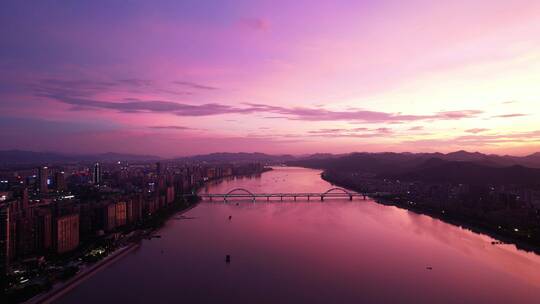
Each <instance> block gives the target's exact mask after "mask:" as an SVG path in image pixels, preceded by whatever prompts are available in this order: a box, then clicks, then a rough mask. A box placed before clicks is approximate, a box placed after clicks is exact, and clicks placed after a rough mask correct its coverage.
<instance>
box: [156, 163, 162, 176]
mask: <svg viewBox="0 0 540 304" xmlns="http://www.w3.org/2000/svg"><path fill="white" fill-rule="evenodd" d="M161 173H163V172H161V163H160V162H157V163H156V175H157V176H160V175H161Z"/></svg>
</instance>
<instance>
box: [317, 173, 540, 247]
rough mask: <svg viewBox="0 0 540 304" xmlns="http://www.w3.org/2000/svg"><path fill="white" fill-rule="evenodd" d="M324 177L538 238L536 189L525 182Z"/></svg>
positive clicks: (539, 197) (360, 175)
mask: <svg viewBox="0 0 540 304" xmlns="http://www.w3.org/2000/svg"><path fill="white" fill-rule="evenodd" d="M325 178H327V179H328V180H330V181H332V182H334V183H336V184H339V185H342V186H345V187H349V188H351V189H356V190H358V191H362V192H367V193H376V194H378V195H377V197H379V198H386V199H387V200H389V201H391V202H392V203H396V204H399V205H405V206H408V207H413V208H417V209H423V210H427V211H431V212H436V213H442V214H445V215H447V216H449V215H452V216H454V217H457V218H460V219H469V220H471V221H474V222H475V223H477V224H480V225H482V226H485V227H496V228H497V229H508V230H511V231H513V232H519V233H522V234H524V237H525V238H528V239H529V238H530V239H532V238H538V239H539V240H540V234H538V232H537V231H538V227H540V189H538V188H535V187H534V186H528V185H515V184H489V183H485V184H483V183H476V184H465V183H449V182H434V181H433V182H421V181H416V182H404V181H400V180H396V179H384V178H377V177H376V176H373V175H372V174H367V173H362V172H336V171H327V172H325Z"/></svg>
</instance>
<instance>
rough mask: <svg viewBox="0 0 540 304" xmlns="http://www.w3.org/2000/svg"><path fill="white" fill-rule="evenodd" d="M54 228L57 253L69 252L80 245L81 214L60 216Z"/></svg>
mask: <svg viewBox="0 0 540 304" xmlns="http://www.w3.org/2000/svg"><path fill="white" fill-rule="evenodd" d="M54 228H55V229H54V245H55V249H56V252H57V253H65V252H69V251H72V250H74V249H75V248H77V246H79V214H69V215H64V216H60V217H58V218H57V219H56V221H55V225H54Z"/></svg>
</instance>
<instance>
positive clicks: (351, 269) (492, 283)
mask: <svg viewBox="0 0 540 304" xmlns="http://www.w3.org/2000/svg"><path fill="white" fill-rule="evenodd" d="M319 174H320V171H317V170H308V169H301V168H277V169H276V170H274V171H272V172H268V173H265V174H263V175H262V176H259V177H254V178H244V179H230V180H227V181H224V182H221V183H216V184H213V185H211V186H209V187H207V188H206V189H204V190H203V191H206V192H210V193H227V192H228V191H229V190H231V189H234V188H237V187H242V188H246V189H249V190H250V191H252V192H259V193H261V192H324V191H326V190H327V189H329V188H331V187H332V185H330V184H328V183H327V182H325V181H323V180H322V179H320V176H319ZM229 217H230V218H229ZM176 218H179V219H172V220H171V221H169V222H167V225H166V226H165V227H164V228H163V229H162V230H161V231H160V232H159V234H160V235H161V236H162V238H160V239H152V240H147V241H144V242H143V244H142V246H141V247H140V249H139V250H138V251H136V252H135V253H133V254H131V255H129V256H127V257H126V258H124V259H123V260H121V261H119V262H117V263H116V264H114V265H112V266H111V267H109V268H107V269H105V270H104V271H102V272H100V273H98V274H97V275H96V276H94V277H92V278H90V279H89V280H88V281H86V282H85V283H83V284H82V285H81V286H79V287H78V288H76V289H75V290H73V292H71V293H70V294H68V295H67V296H66V297H64V298H63V299H61V300H60V302H61V303H90V302H97V301H100V300H101V301H103V300H106V301H107V302H135V303H148V302H157V303H171V302H179V301H182V302H187V303H224V302H225V303H228V302H231V303H276V302H280V303H396V302H398V303H538V294H539V292H540V258H539V256H537V255H534V254H532V253H527V252H523V251H518V250H516V249H515V247H513V246H508V245H503V246H499V245H497V246H493V245H491V241H492V239H491V238H490V237H488V236H484V235H479V234H476V233H473V232H471V231H468V230H465V229H462V228H459V227H455V226H452V225H449V224H446V223H443V222H441V221H439V220H436V219H432V218H430V217H428V216H424V215H418V214H415V213H412V212H409V211H406V210H403V209H399V208H396V207H392V206H384V205H380V204H377V203H375V202H372V201H370V200H366V201H364V200H361V199H359V200H357V199H355V200H354V201H352V202H350V201H348V200H326V201H325V202H320V201H317V200H314V201H311V202H307V201H303V202H296V203H295V202H274V203H267V202H266V201H265V200H261V201H259V202H255V203H253V202H250V201H248V202H246V201H244V202H241V203H239V204H238V205H237V204H236V203H231V202H229V203H224V202H222V201H219V202H211V203H210V202H203V203H201V204H199V205H198V206H197V207H195V208H194V209H192V210H190V211H189V212H188V213H186V214H184V215H183V217H176ZM226 255H230V263H226V262H225V261H226Z"/></svg>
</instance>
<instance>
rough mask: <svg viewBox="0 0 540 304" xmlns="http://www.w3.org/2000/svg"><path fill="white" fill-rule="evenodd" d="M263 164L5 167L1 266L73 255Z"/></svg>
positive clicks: (0, 185) (0, 195) (0, 188)
mask: <svg viewBox="0 0 540 304" xmlns="http://www.w3.org/2000/svg"><path fill="white" fill-rule="evenodd" d="M262 170H263V166H262V165H260V164H243V165H228V164H225V165H204V164H174V163H170V164H167V165H165V164H162V163H156V164H150V163H142V164H135V165H130V164H127V163H123V162H117V163H105V164H100V163H95V164H92V165H84V164H72V165H63V166H55V167H45V166H41V167H39V168H30V169H25V170H24V169H23V170H18V171H14V170H9V171H5V172H2V174H1V176H0V271H1V272H2V274H5V273H6V272H7V270H8V268H9V263H10V262H12V261H15V260H20V259H24V258H28V257H38V256H49V255H64V254H68V253H70V252H73V251H74V250H76V249H77V248H78V247H79V245H80V243H81V242H85V241H89V242H90V241H92V240H94V239H97V238H100V237H106V236H107V235H110V234H111V233H113V232H118V231H121V230H122V229H124V228H126V227H130V228H133V227H135V226H136V225H137V224H138V223H141V222H142V221H144V220H145V219H147V218H150V217H152V215H154V214H155V213H158V212H159V211H160V210H163V209H166V208H167V207H169V206H171V205H173V204H176V203H178V202H181V201H182V200H183V198H184V195H185V194H193V193H194V192H195V191H196V189H198V188H199V187H200V186H202V185H203V184H204V183H205V182H207V181H211V180H216V179H220V178H224V177H230V176H234V175H246V174H256V173H260V172H262Z"/></svg>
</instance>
